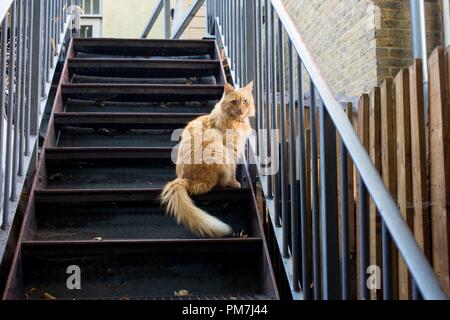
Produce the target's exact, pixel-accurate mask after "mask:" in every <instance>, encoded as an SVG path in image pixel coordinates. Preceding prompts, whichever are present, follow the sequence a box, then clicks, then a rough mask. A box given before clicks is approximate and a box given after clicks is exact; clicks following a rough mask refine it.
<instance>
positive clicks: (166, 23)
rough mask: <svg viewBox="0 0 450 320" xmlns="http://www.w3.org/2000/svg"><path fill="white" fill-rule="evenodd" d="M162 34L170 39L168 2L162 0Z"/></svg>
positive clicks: (168, 0) (167, 0)
mask: <svg viewBox="0 0 450 320" xmlns="http://www.w3.org/2000/svg"><path fill="white" fill-rule="evenodd" d="M164 33H165V36H166V39H170V0H164Z"/></svg>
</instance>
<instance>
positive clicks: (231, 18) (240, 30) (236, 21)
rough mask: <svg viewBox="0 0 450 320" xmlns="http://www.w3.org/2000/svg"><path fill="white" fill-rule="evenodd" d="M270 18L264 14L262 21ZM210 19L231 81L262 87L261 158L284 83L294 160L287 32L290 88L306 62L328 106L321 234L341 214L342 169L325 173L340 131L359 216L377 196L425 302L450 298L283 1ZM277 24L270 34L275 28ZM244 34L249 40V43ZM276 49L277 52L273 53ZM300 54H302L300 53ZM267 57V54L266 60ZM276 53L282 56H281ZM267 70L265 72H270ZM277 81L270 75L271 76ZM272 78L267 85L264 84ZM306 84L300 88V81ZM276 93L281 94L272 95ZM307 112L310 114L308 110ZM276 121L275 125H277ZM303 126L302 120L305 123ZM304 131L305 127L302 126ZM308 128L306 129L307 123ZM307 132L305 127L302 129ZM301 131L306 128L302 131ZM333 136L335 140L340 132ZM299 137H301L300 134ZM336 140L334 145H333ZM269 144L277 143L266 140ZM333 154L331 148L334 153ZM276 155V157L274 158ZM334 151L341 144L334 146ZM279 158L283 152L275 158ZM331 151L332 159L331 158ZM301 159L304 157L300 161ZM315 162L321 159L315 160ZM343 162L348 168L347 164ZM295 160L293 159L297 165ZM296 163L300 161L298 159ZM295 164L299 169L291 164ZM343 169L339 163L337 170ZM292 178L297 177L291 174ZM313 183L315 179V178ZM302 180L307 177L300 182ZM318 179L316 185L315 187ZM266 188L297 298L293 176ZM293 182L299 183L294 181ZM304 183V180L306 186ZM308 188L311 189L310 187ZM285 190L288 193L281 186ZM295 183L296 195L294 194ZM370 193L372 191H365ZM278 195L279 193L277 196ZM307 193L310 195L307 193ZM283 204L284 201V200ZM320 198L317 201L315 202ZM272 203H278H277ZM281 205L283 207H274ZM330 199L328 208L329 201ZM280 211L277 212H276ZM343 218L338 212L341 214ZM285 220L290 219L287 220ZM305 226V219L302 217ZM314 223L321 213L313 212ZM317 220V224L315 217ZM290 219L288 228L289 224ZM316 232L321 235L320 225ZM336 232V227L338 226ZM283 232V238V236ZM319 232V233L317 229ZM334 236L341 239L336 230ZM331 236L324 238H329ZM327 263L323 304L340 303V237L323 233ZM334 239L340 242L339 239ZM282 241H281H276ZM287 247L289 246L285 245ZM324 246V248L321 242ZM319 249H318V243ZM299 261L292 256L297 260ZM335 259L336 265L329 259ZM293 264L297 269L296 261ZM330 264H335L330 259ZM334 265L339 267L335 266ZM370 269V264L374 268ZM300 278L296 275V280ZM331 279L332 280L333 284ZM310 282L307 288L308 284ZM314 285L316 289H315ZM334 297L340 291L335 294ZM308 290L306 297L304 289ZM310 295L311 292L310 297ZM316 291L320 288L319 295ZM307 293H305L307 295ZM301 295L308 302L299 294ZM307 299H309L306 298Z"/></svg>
mask: <svg viewBox="0 0 450 320" xmlns="http://www.w3.org/2000/svg"><path fill="white" fill-rule="evenodd" d="M262 13H264V15H263V14H262ZM208 15H209V17H208V18H209V19H208V20H210V21H211V20H213V21H214V25H213V26H212V27H211V26H209V28H211V29H212V30H209V31H210V33H212V34H213V33H215V34H216V36H218V40H219V41H220V42H221V43H222V44H223V46H224V49H225V53H226V54H227V58H228V61H229V65H230V68H231V74H232V77H233V79H234V81H235V83H236V84H237V85H243V84H244V83H246V82H248V81H250V80H255V82H256V83H255V95H256V102H257V108H258V112H257V120H256V127H257V135H256V141H255V144H254V145H253V147H254V149H253V150H255V154H256V155H258V154H259V152H260V144H261V141H263V140H262V138H263V137H262V133H261V132H260V131H262V130H259V129H264V125H263V123H262V121H263V120H261V119H262V118H263V117H265V118H266V119H268V120H267V121H268V123H269V119H271V121H270V122H272V126H274V123H276V122H277V120H276V117H277V115H276V113H277V111H276V109H275V108H277V107H276V105H277V101H278V100H277V98H276V85H277V83H278V82H279V88H278V89H279V90H281V92H282V93H281V94H280V95H279V96H280V97H281V98H280V99H281V101H280V107H279V108H280V112H281V113H280V115H281V122H282V123H281V130H282V132H281V137H282V138H281V147H280V150H281V151H280V152H281V163H282V164H283V162H284V161H287V159H286V158H285V157H286V155H287V152H286V148H287V144H286V136H287V135H289V134H293V133H292V132H291V133H286V132H285V131H286V130H284V131H283V129H284V125H285V123H284V122H283V121H285V120H286V114H285V112H286V110H285V108H286V107H285V106H286V105H289V106H290V107H289V112H292V113H291V116H292V115H294V111H293V109H292V106H293V101H294V99H293V93H291V92H290V93H291V100H290V101H289V102H290V103H286V101H285V99H284V90H285V88H284V86H285V84H284V81H281V80H279V79H280V78H281V79H285V68H284V66H285V61H284V55H285V52H284V45H285V41H284V40H285V39H283V37H284V34H285V33H286V34H287V35H288V39H286V40H287V43H288V45H289V61H288V63H289V66H288V69H287V71H288V73H289V79H290V82H289V87H290V91H293V83H294V81H293V73H294V71H293V69H294V66H293V57H294V54H295V55H297V58H298V60H299V64H298V69H297V70H298V71H297V72H298V74H299V78H300V79H302V74H301V73H302V66H303V67H304V69H305V70H306V71H307V73H308V74H309V78H310V82H311V94H312V95H313V96H314V92H315V91H317V93H318V95H319V96H320V99H321V101H322V103H321V104H320V105H319V106H318V108H319V109H320V129H321V134H320V137H321V141H320V143H321V149H320V150H321V157H320V161H321V166H320V172H321V178H320V179H321V182H322V183H321V185H320V188H321V189H322V190H321V191H322V192H321V193H319V192H318V190H316V191H314V190H313V193H314V192H315V200H314V199H313V206H316V207H313V211H314V212H315V213H317V212H316V211H317V206H318V203H317V205H316V204H315V203H316V202H315V201H319V200H318V197H320V200H321V201H322V221H321V223H322V228H330V226H329V225H327V224H328V223H330V224H331V223H334V222H337V217H332V219H333V220H330V221H328V218H329V217H330V216H329V214H330V213H328V212H327V209H328V208H329V207H330V208H332V209H335V208H336V207H337V195H331V196H330V195H328V194H327V192H328V191H329V190H333V188H329V187H330V186H329V182H333V183H334V182H336V181H337V178H336V181H334V180H330V179H333V174H334V176H335V175H336V171H337V170H336V167H334V168H333V166H331V169H330V174H329V176H327V175H328V172H325V170H326V169H325V167H326V166H327V165H328V164H329V161H332V158H331V156H332V154H331V153H329V152H328V151H329V150H333V144H332V143H333V142H332V141H333V137H334V141H335V132H336V131H334V130H337V132H338V133H339V135H340V137H341V140H342V142H343V144H342V146H341V147H342V149H343V152H342V155H341V157H343V158H342V159H345V156H346V154H347V151H348V154H349V155H350V157H351V158H352V160H353V163H354V164H355V166H356V168H357V169H358V171H359V176H360V183H359V185H360V194H361V200H364V202H361V206H360V210H365V208H366V206H365V199H366V197H365V196H364V195H365V194H366V192H367V191H368V193H369V194H370V196H371V198H372V199H373V201H374V203H375V205H376V207H377V208H378V210H379V213H380V215H381V217H382V220H383V223H384V224H385V226H386V227H387V229H388V230H389V233H390V235H391V236H392V239H393V241H394V242H395V244H396V246H397V248H398V250H399V252H400V253H401V254H402V256H403V258H404V261H405V263H406V265H407V266H408V269H409V271H410V273H411V275H412V277H413V279H414V284H415V285H416V286H417V288H418V289H419V291H420V293H421V294H422V296H423V298H425V299H447V296H446V294H445V293H444V291H443V290H442V288H441V287H440V285H439V281H438V279H437V276H436V274H435V273H434V271H433V269H432V267H431V265H430V263H429V262H428V260H427V259H426V257H425V256H424V254H423V253H422V251H421V250H420V248H419V246H418V244H417V242H416V240H415V238H414V236H413V234H412V232H411V230H410V229H409V227H408V225H407V224H406V222H405V220H404V219H403V217H402V215H401V213H400V211H399V209H398V207H397V205H396V203H395V201H394V199H393V198H392V196H391V194H390V193H389V191H388V189H387V188H386V186H385V184H384V182H383V180H382V178H381V176H380V174H379V172H378V170H377V169H376V168H375V166H374V165H373V163H372V161H371V158H370V156H369V154H368V153H367V151H366V149H365V148H364V146H363V144H362V143H361V141H360V139H359V137H358V135H357V134H356V132H355V130H354V128H353V126H352V124H351V123H350V121H349V119H348V117H347V115H346V113H345V112H344V110H343V108H342V105H341V104H340V103H339V102H338V100H337V99H336V97H335V95H334V93H333V91H332V90H331V88H330V85H329V84H328V83H327V81H326V80H325V77H324V76H323V74H322V72H321V69H320V67H319V65H318V64H317V63H316V61H315V59H314V56H313V54H312V53H311V51H310V50H309V49H308V47H307V45H306V44H305V42H304V41H303V39H302V37H301V35H300V33H299V31H298V29H297V27H296V26H295V24H294V22H293V20H292V19H291V17H290V15H289V13H288V12H287V10H286V8H285V6H284V5H283V4H282V2H281V1H280V0H236V1H230V0H224V1H217V0H208ZM262 15H263V16H264V17H265V19H262ZM275 16H276V17H278V38H279V43H278V50H281V52H282V54H279V55H278V56H277V55H276V47H275V46H274V42H275V40H276V38H277V35H276V34H275V26H276V24H275V18H274V17H275ZM263 24H266V28H264V27H263ZM268 24H270V28H269V26H268ZM263 29H265V31H266V33H265V39H266V40H265V43H263V38H264V37H263V36H264V35H262V30H263ZM269 33H270V34H271V35H272V37H269ZM243 34H244V35H245V36H243ZM262 45H266V46H267V51H264V50H259V49H260V47H261V46H262ZM271 50H272V51H271ZM294 50H295V53H294ZM263 51H264V52H266V53H265V58H266V60H265V61H264V59H263V55H264V53H262V52H263ZM267 52H268V53H267ZM274 52H275V53H274ZM276 58H278V59H279V63H280V64H281V65H282V66H283V67H281V68H278V69H275V60H276ZM264 64H265V69H264ZM263 70H265V73H266V74H265V75H264V76H263V74H262V73H263ZM276 73H278V75H279V77H278V79H277V76H276ZM268 74H270V76H268ZM265 77H266V78H265ZM299 82H300V81H299ZM262 83H266V86H267V85H268V84H269V85H270V86H271V87H269V89H267V88H266V90H265V88H264V84H262ZM272 88H275V90H273V91H274V92H272V91H271V89H272ZM298 90H299V91H300V92H302V85H300V88H299V89H298ZM264 99H266V102H267V103H266V110H264V109H263V108H264ZM311 101H312V104H313V105H312V106H311V109H312V111H311V117H313V118H312V119H311V123H310V124H311V130H313V129H314V128H315V121H314V120H313V119H314V117H315V114H316V111H315V109H316V106H315V103H314V102H315V99H314V98H312V99H311ZM270 102H271V104H272V106H271V108H274V109H273V111H271V108H269V104H270ZM302 107H304V106H303V105H302ZM298 113H299V114H302V112H301V111H299V112H298ZM274 117H275V118H274ZM299 121H303V120H299ZM299 123H300V124H302V122H299ZM302 125H303V124H302ZM299 128H302V127H299ZM299 130H300V129H299ZM333 131H334V133H333ZM294 133H295V132H294ZM311 135H312V136H313V137H314V136H315V134H313V131H312V132H311ZM290 138H293V136H290ZM327 138H329V139H327ZM313 140H314V139H313V138H312V139H311V145H312V147H313V146H314V145H315V143H316V142H315V141H313ZM267 141H270V140H267ZM330 141H331V142H330ZM327 148H328V149H327ZM274 150H275V149H273V150H272V151H274ZM334 150H336V149H335V145H334ZM274 152H277V151H274ZM327 152H328V153H327ZM313 154H314V151H313ZM301 157H302V156H301ZM313 157H315V156H314V155H313ZM342 159H341V161H342ZM291 160H292V159H291ZM294 160H295V159H294ZM317 160H318V159H314V158H313V160H312V166H313V168H314V166H316V164H315V161H317ZM291 163H292V162H291ZM333 165H334V166H336V165H335V164H333ZM314 170H318V168H317V167H315V169H314ZM292 174H293V175H292ZM313 176H314V174H313ZM292 178H295V172H294V173H293V172H291V179H292ZM301 179H302V178H300V180H301ZM315 179H316V178H314V180H315ZM263 180H264V181H267V183H266V184H264V183H263V187H264V191H265V193H266V201H267V203H269V204H270V205H268V208H269V211H270V214H271V218H272V220H275V221H272V224H273V226H274V229H275V231H274V232H275V235H276V236H277V235H279V238H280V241H279V247H280V251H281V252H282V256H283V262H284V263H285V268H286V266H289V268H291V267H292V264H294V265H293V267H292V268H293V271H292V270H287V269H286V272H287V273H289V275H288V277H294V280H292V279H290V280H291V281H290V282H291V285H292V287H293V288H291V291H292V292H293V293H294V294H295V293H296V292H298V284H297V281H299V280H300V279H298V278H296V277H298V274H295V273H296V270H295V269H296V268H298V265H297V266H296V265H295V263H297V264H298V256H297V261H295V256H296V254H298V253H297V251H299V248H296V247H295V248H289V245H288V241H289V240H288V232H289V230H288V229H289V228H290V225H289V221H290V220H289V219H288V218H290V217H289V216H287V212H288V211H287V207H286V202H287V198H288V196H287V195H286V193H287V192H288V191H287V190H286V189H282V187H284V186H285V185H287V177H286V174H285V173H284V172H283V173H282V174H281V183H280V174H278V175H276V176H275V177H269V178H268V179H265V177H263V176H261V181H263ZM272 181H273V182H274V183H275V190H274V191H273V192H274V193H273V194H272V191H271V188H272ZM291 181H292V180H291ZM300 182H301V183H302V181H300ZM303 183H304V182H303ZM280 184H281V187H280ZM292 185H293V184H292V183H291V188H295V186H294V187H292ZM313 188H318V186H317V185H313ZM366 188H367V190H366ZM277 192H278V194H277ZM301 192H304V191H301ZM292 196H296V193H295V192H294V193H292V192H291V197H292ZM328 196H330V199H327V197H328ZM280 197H281V201H280ZM313 197H314V196H313ZM272 198H273V199H274V200H272ZM275 199H276V200H275ZM328 200H329V202H328ZM274 203H281V206H282V208H281V209H279V208H278V209H277V207H278V205H274ZM292 209H294V210H298V208H295V207H292V208H291V211H292ZM272 211H273V212H272ZM280 211H281V212H282V213H283V217H281V216H280ZM336 212H337V210H336ZM285 213H286V216H284V215H285ZM301 214H302V219H303V212H301ZM313 216H314V213H313ZM294 218H295V219H297V218H296V216H295V214H293V215H292V219H294ZM313 219H314V217H313ZM360 219H363V220H361V223H362V225H365V224H366V222H367V220H364V219H367V218H366V217H365V212H364V211H361V212H360ZM279 220H282V222H283V225H282V226H280V225H279ZM285 220H286V222H285ZM293 223H298V222H297V221H296V220H293ZM314 223H316V224H317V223H318V222H317V221H316V222H314V221H313V225H314ZM301 224H302V225H301V227H302V228H303V227H304V226H303V221H301ZM316 228H319V227H318V226H316ZM331 228H333V227H331ZM281 229H282V232H281ZM317 230H319V229H317ZM330 230H333V232H337V231H336V230H335V229H330ZM327 231H328V230H326V231H325V233H326V232H327ZM364 232H365V235H367V230H364ZM292 236H293V237H298V232H297V233H296V232H293V233H292ZM322 237H323V238H322V249H323V252H322V257H323V259H325V261H324V263H323V267H322V270H323V273H322V278H323V279H324V284H323V288H324V298H325V299H327V298H333V297H336V296H337V294H336V290H335V288H333V289H332V288H329V287H328V286H329V285H330V284H331V283H336V282H339V279H336V275H335V274H333V273H334V272H331V271H330V270H328V269H327V268H331V269H332V271H336V268H338V266H333V263H335V264H338V263H339V262H338V257H337V256H336V255H337V253H335V252H332V251H330V248H327V247H326V245H327V244H325V247H324V242H327V241H328V242H333V241H332V240H333V239H336V240H337V234H334V233H333V234H332V235H326V234H325V235H323V233H322ZM333 237H334V238H333ZM277 238H278V236H277ZM360 238H361V239H362V240H361V239H360V244H361V247H362V252H363V253H362V254H364V256H362V257H361V259H362V261H364V263H361V268H360V270H359V272H360V274H361V275H364V274H365V272H366V270H365V269H364V267H366V266H365V263H366V262H367V261H368V256H367V251H366V250H365V248H367V247H365V246H366V245H367V242H365V241H366V240H364V239H363V236H361V237H360ZM280 242H283V243H280ZM293 243H294V244H293V245H296V244H295V241H293ZM318 243H320V242H318ZM316 245H317V243H316ZM331 245H332V246H333V248H334V249H336V250H338V245H337V244H336V243H332V244H331ZM292 255H293V257H292ZM329 255H331V258H330V256H329ZM292 259H294V262H293V260H292ZM327 259H330V260H327ZM332 262H333V263H332ZM367 266H368V265H367ZM292 272H294V274H292ZM314 276H316V273H314ZM329 277H332V279H331V278H329ZM315 280H316V282H317V281H320V277H318V278H315ZM304 282H305V281H304ZM316 282H315V284H314V287H316V286H317V283H316ZM306 283H308V282H306ZM308 285H309V283H308ZM360 285H361V288H362V290H361V292H362V295H363V298H368V293H367V289H366V288H365V287H364V286H365V285H366V284H365V282H364V283H363V282H362V281H361V284H360ZM333 290H334V291H333ZM303 291H304V290H303ZM307 291H308V290H307ZM314 291H316V289H315V290H314ZM303 294H305V292H303ZM300 296H302V295H300ZM303 298H305V296H303ZM315 298H318V295H316V292H315Z"/></svg>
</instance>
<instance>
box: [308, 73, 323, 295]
mask: <svg viewBox="0 0 450 320" xmlns="http://www.w3.org/2000/svg"><path fill="white" fill-rule="evenodd" d="M310 85H311V110H310V111H311V113H310V133H311V142H310V143H311V179H312V183H311V198H312V211H311V214H312V229H313V232H312V236H313V280H314V284H313V288H314V300H320V297H321V280H320V279H321V275H320V238H319V234H320V226H319V223H320V219H319V187H318V184H317V179H318V168H317V129H316V88H315V87H314V83H313V82H312V80H310Z"/></svg>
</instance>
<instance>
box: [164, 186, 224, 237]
mask: <svg viewBox="0 0 450 320" xmlns="http://www.w3.org/2000/svg"><path fill="white" fill-rule="evenodd" d="M188 183H189V181H188V180H186V179H176V180H174V181H172V182H169V183H168V184H167V185H166V187H165V188H164V190H163V192H162V194H161V203H162V204H163V205H164V206H165V207H166V210H167V214H169V215H171V216H172V217H174V218H175V220H176V221H177V222H178V223H180V224H183V225H184V226H185V227H186V228H188V229H189V230H190V231H191V232H193V233H194V234H196V235H199V236H201V237H211V238H220V237H224V236H227V235H230V234H231V233H232V232H233V230H232V229H231V227H230V226H229V225H227V224H225V223H223V222H222V221H220V220H219V219H217V218H215V217H213V216H211V215H209V214H208V213H206V212H205V211H203V210H201V209H200V208H198V207H196V206H195V204H194V202H193V201H192V199H191V198H190V197H189V195H188V192H187V188H188Z"/></svg>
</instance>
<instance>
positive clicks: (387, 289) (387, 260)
mask: <svg viewBox="0 0 450 320" xmlns="http://www.w3.org/2000/svg"><path fill="white" fill-rule="evenodd" d="M391 245H392V240H391V235H390V234H389V230H388V229H387V227H386V224H385V223H384V221H382V223H381V246H382V248H381V252H382V261H383V299H384V300H392V247H391Z"/></svg>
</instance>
